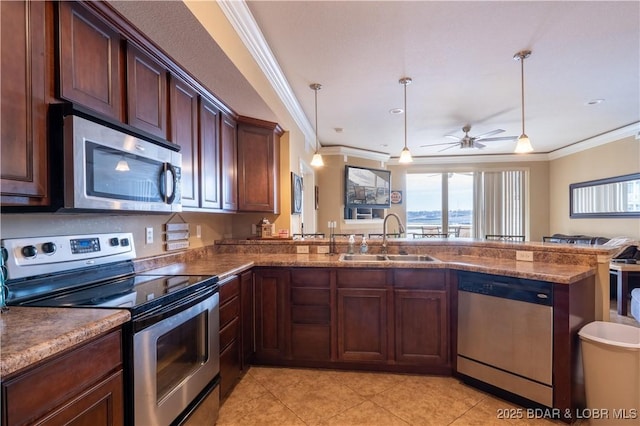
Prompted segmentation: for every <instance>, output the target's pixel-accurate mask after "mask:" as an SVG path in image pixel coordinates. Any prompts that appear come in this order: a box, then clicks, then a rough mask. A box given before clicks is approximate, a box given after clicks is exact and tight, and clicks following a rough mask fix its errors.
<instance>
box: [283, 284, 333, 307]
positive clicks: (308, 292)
mask: <svg viewBox="0 0 640 426" xmlns="http://www.w3.org/2000/svg"><path fill="white" fill-rule="evenodd" d="M330 301H331V293H329V290H324V289H315V288H292V289H291V303H292V304H294V305H328V304H329V303H330Z"/></svg>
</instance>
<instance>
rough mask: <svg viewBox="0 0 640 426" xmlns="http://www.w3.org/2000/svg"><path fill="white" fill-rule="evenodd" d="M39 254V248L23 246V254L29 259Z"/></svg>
mask: <svg viewBox="0 0 640 426" xmlns="http://www.w3.org/2000/svg"><path fill="white" fill-rule="evenodd" d="M37 254H38V250H37V249H36V247H35V246H24V247H22V255H23V256H24V257H26V258H28V259H31V258H34V257H36V255H37Z"/></svg>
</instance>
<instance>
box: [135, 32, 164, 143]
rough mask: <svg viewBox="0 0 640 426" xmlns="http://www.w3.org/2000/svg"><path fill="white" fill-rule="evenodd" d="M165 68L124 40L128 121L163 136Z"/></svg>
mask: <svg viewBox="0 0 640 426" xmlns="http://www.w3.org/2000/svg"><path fill="white" fill-rule="evenodd" d="M167 108H168V106H167V70H166V68H165V67H164V66H163V65H162V64H160V63H159V62H158V61H156V60H155V59H153V58H152V57H151V56H149V55H148V54H146V53H145V52H143V51H142V50H141V49H140V48H138V47H137V46H136V45H134V44H132V43H128V44H127V116H128V123H129V124H130V125H132V126H134V127H137V128H139V129H141V130H144V131H146V132H149V133H151V134H153V135H155V136H159V137H161V138H164V139H167Z"/></svg>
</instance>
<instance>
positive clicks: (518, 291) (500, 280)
mask: <svg viewBox="0 0 640 426" xmlns="http://www.w3.org/2000/svg"><path fill="white" fill-rule="evenodd" d="M458 291H466V292H469V293H477V294H484V295H487V296H494V297H501V298H503V299H511V300H519V301H522V302H526V303H535V304H538V305H545V306H552V305H553V283H549V282H546V281H536V280H528V279H524V278H515V277H505V276H501V275H492V274H482V273H478V272H467V271H460V272H458Z"/></svg>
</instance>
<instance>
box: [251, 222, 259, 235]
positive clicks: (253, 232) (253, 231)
mask: <svg viewBox="0 0 640 426" xmlns="http://www.w3.org/2000/svg"><path fill="white" fill-rule="evenodd" d="M251 235H258V227H257V226H256V224H255V223H253V224H251Z"/></svg>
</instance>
